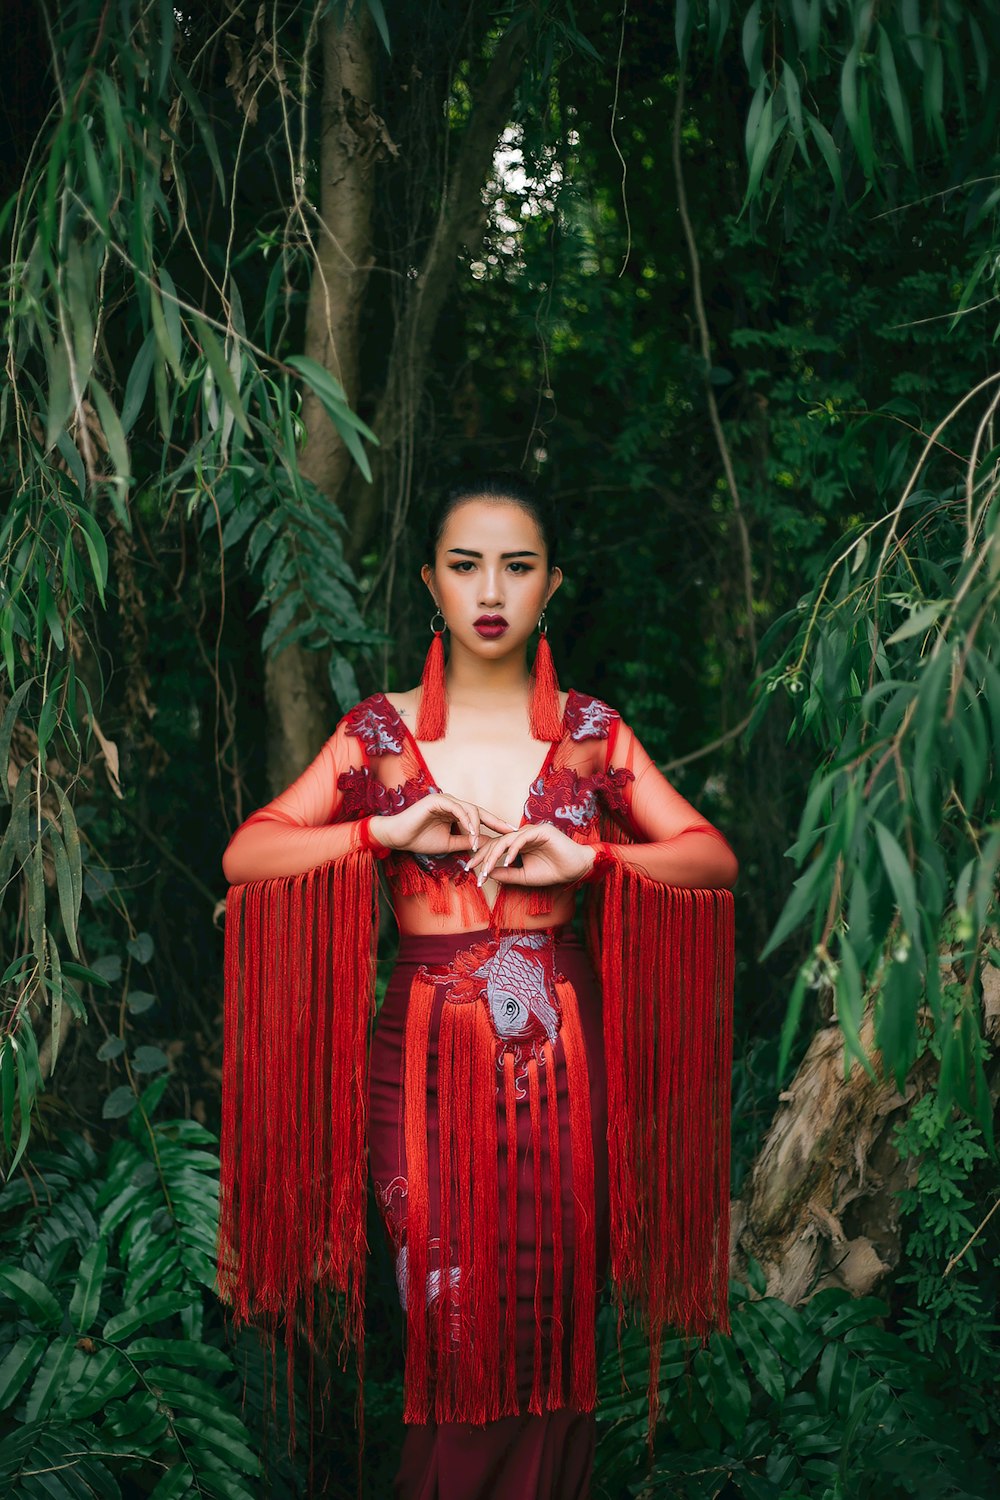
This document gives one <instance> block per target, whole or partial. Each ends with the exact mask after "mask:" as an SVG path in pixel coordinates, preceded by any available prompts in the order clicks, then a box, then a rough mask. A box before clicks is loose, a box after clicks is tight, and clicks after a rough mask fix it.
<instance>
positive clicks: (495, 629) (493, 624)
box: [472, 615, 510, 640]
mask: <svg viewBox="0 0 1000 1500" xmlns="http://www.w3.org/2000/svg"><path fill="white" fill-rule="evenodd" d="M472 628H473V630H474V631H475V632H476V634H477V635H481V636H483V637H484V638H485V639H486V640H495V639H497V638H498V637H499V636H501V635H503V633H504V631H505V630H509V629H510V626H509V625H508V624H507V621H506V620H505V619H504V617H503V615H480V616H479V619H478V620H475V621H473V625H472Z"/></svg>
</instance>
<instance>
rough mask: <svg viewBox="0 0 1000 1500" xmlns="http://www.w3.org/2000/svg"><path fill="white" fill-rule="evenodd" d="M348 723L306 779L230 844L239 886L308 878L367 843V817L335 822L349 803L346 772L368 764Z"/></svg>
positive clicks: (229, 865)
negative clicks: (341, 780)
mask: <svg viewBox="0 0 1000 1500" xmlns="http://www.w3.org/2000/svg"><path fill="white" fill-rule="evenodd" d="M344 724H345V721H344V720H343V719H342V720H341V722H340V723H339V724H338V725H337V728H336V730H335V732H334V733H333V734H332V735H331V737H330V738H329V739H328V740H327V742H326V744H325V745H324V746H323V748H322V750H321V751H320V752H319V754H318V755H317V757H316V759H315V760H314V761H313V762H312V764H311V765H309V766H307V767H306V769H305V770H304V771H303V772H302V775H301V776H300V777H299V778H298V779H297V780H296V781H293V782H292V784H291V786H290V787H288V788H286V790H285V791H283V792H282V793H281V794H280V795H279V796H277V797H275V798H274V799H273V800H272V801H271V802H268V803H267V804H266V806H264V807H262V808H260V809H259V811H257V812H255V813H253V814H251V816H250V817H249V818H247V820H246V822H244V823H241V824H240V826H239V828H237V830H236V832H235V833H234V834H233V836H232V838H231V839H230V840H229V844H228V846H227V848H226V852H225V853H224V855H223V856H222V868H223V871H224V873H225V876H226V879H227V880H228V881H230V883H232V884H234V885H243V884H245V883H247V882H248V881H251V880H271V879H275V878H276V877H279V876H283V875H302V874H304V873H305V871H306V870H312V869H314V868H315V867H316V866H317V865H323V864H326V863H327V862H328V861H329V860H331V859H337V858H339V856H340V855H342V854H347V853H349V852H350V851H351V850H352V849H355V848H357V847H359V846H361V847H368V846H367V845H366V842H365V833H366V830H367V823H368V820H367V819H362V820H361V821H360V822H354V823H337V824H333V821H332V820H333V818H334V817H335V816H336V814H337V810H338V809H339V807H340V804H341V801H342V800H343V797H342V793H341V792H340V791H339V789H338V787H337V779H338V777H339V776H340V774H341V772H343V771H346V770H348V768H349V767H350V766H351V765H352V764H354V765H357V766H361V765H363V764H364V761H365V756H364V751H363V750H362V748H361V746H360V745H359V743H358V741H357V740H356V739H355V738H353V737H352V736H350V735H347V734H346V733H345V729H344Z"/></svg>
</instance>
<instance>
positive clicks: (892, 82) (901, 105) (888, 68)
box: [878, 22, 913, 172]
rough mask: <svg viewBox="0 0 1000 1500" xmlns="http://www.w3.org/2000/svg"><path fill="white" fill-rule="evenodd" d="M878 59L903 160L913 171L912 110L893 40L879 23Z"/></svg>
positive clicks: (883, 86)
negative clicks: (906, 98) (906, 95)
mask: <svg viewBox="0 0 1000 1500" xmlns="http://www.w3.org/2000/svg"><path fill="white" fill-rule="evenodd" d="M878 60H879V67H880V68H881V70H882V88H883V91H884V93H885V99H886V103H887V104H888V106H889V115H890V117H891V119H892V123H893V128H894V129H895V131H896V138H897V139H898V141H899V144H900V147H901V149H902V152H903V160H904V161H905V163H906V165H907V166H908V167H909V169H910V171H911V172H912V171H913V126H912V125H911V124H910V110H909V106H908V104H907V102H906V100H905V99H904V98H903V90H902V88H901V87H900V83H899V74H898V72H897V71H896V59H895V57H894V55H893V51H892V42H891V41H890V40H889V34H888V32H887V31H886V29H885V27H884V26H883V25H882V24H881V22H880V23H879V27H878Z"/></svg>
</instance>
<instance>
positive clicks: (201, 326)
mask: <svg viewBox="0 0 1000 1500" xmlns="http://www.w3.org/2000/svg"><path fill="white" fill-rule="evenodd" d="M193 321H194V325H195V327H196V329H197V330H198V337H199V339H200V340H201V346H202V350H203V352H204V355H205V358H206V360H207V361H208V364H209V368H210V369H211V371H212V374H213V375H214V376H215V379H216V382H217V383H218V386H219V390H220V391H221V392H222V395H223V397H224V399H225V401H226V404H227V405H228V407H229V409H230V411H231V412H232V414H233V416H234V417H235V419H236V421H237V422H238V423H239V425H240V427H241V428H242V429H243V431H244V432H245V433H246V435H247V437H251V436H252V434H251V431H250V423H249V422H248V421H247V415H246V412H245V411H244V410H243V402H242V401H241V400H240V393H239V391H238V390H237V389H236V381H235V380H234V379H233V372H232V370H231V369H230V368H229V362H228V360H227V359H226V356H225V353H224V352H223V349H222V345H221V344H220V343H219V340H218V339H217V338H216V336H215V334H214V333H213V332H212V330H211V328H209V326H208V324H207V323H205V322H204V320H203V319H202V318H199V317H198V316H197V314H195V315H194V320H193Z"/></svg>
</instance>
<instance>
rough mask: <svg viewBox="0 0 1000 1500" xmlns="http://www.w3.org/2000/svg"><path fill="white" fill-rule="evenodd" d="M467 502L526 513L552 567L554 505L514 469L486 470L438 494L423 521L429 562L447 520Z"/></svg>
mask: <svg viewBox="0 0 1000 1500" xmlns="http://www.w3.org/2000/svg"><path fill="white" fill-rule="evenodd" d="M467 500H493V501H495V502H496V503H497V504H501V503H502V502H504V501H506V502H507V503H508V504H510V505H517V506H519V507H520V508H521V510H523V511H526V512H527V513H528V515H529V516H530V517H531V518H532V520H533V521H534V522H535V524H536V526H537V527H538V529H539V531H540V532H541V534H542V540H543V541H544V543H545V551H546V553H547V554H548V562H549V567H550V568H554V567H555V565H556V542H557V535H558V516H557V513H556V508H555V505H554V504H553V503H552V501H551V500H549V499H548V497H547V496H545V495H542V494H541V493H540V492H539V491H538V489H536V487H535V485H534V484H533V483H532V481H531V480H530V479H529V478H528V476H527V475H526V474H521V473H519V472H518V471H517V470H516V469H489V470H487V471H485V472H484V473H481V474H471V475H470V476H469V477H468V478H467V479H462V480H457V481H456V482H455V483H453V484H451V485H449V486H448V488H447V489H446V490H443V491H442V493H441V494H440V495H439V496H438V498H437V500H436V501H435V502H434V504H433V505H432V506H431V509H430V513H429V515H428V517H427V559H428V561H429V562H431V563H433V562H434V559H435V557H436V556H437V549H438V543H439V542H440V540H441V536H442V533H443V532H444V528H445V522H446V521H447V520H448V517H449V516H450V515H451V513H452V511H453V510H457V509H458V507H459V506H460V505H464V504H465V502H466V501H467Z"/></svg>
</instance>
